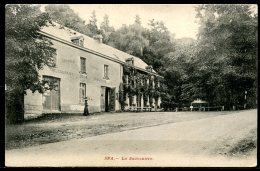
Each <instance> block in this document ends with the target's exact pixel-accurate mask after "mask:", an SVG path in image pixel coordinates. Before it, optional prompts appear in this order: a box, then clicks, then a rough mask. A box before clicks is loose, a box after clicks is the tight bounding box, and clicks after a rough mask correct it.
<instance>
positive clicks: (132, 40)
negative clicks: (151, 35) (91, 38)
mask: <svg viewBox="0 0 260 171" xmlns="http://www.w3.org/2000/svg"><path fill="white" fill-rule="evenodd" d="M139 21H140V18H139ZM140 24H141V22H138V23H136V22H134V24H132V25H129V26H126V25H123V26H122V27H121V28H119V29H118V30H116V31H115V32H113V33H112V34H111V36H110V37H111V38H110V41H109V43H108V44H109V45H111V46H113V47H115V48H117V49H119V50H122V51H124V52H127V53H129V54H131V55H135V56H139V57H140V58H142V56H143V50H144V48H145V47H147V46H148V44H149V41H148V40H147V39H146V38H145V37H144V32H145V29H144V28H143V27H142V25H140Z"/></svg>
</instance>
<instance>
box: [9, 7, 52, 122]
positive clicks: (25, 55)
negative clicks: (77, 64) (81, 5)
mask: <svg viewBox="0 0 260 171" xmlns="http://www.w3.org/2000/svg"><path fill="white" fill-rule="evenodd" d="M48 23H51V20H50V17H49V15H48V14H47V13H41V12H40V9H39V6H36V5H7V6H6V7H5V84H6V85H7V90H6V117H7V119H8V121H9V122H12V123H13V122H16V123H17V122H22V121H23V114H24V110H23V105H24V103H23V98H24V94H26V90H27V89H30V90H32V91H33V92H35V91H37V90H38V91H39V92H40V93H43V90H44V88H43V86H44V84H45V82H44V81H41V80H40V79H39V74H38V71H39V70H41V69H42V68H43V66H46V65H47V66H50V67H52V66H54V62H53V57H52V56H53V55H55V49H54V48H53V47H52V43H51V42H50V41H49V40H48V39H47V38H45V37H44V36H43V35H41V34H40V33H39V31H40V30H41V28H42V27H44V26H46V25H47V24H48Z"/></svg>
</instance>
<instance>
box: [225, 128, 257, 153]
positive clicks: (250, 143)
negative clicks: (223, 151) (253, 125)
mask: <svg viewBox="0 0 260 171" xmlns="http://www.w3.org/2000/svg"><path fill="white" fill-rule="evenodd" d="M248 135H249V136H248V137H246V138H245V139H243V140H241V141H239V142H238V143H237V144H236V145H235V146H234V147H233V148H231V149H230V150H229V151H228V154H229V155H232V156H242V155H247V154H248V153H250V152H251V151H253V150H254V149H255V148H256V147H257V138H256V129H253V130H251V131H250V133H249V134H248Z"/></svg>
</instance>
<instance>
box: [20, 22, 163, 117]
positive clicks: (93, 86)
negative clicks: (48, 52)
mask: <svg viewBox="0 0 260 171" xmlns="http://www.w3.org/2000/svg"><path fill="white" fill-rule="evenodd" d="M41 34H43V35H44V36H46V37H47V38H49V39H50V40H51V41H52V43H53V47H54V48H55V49H56V52H57V55H56V57H55V62H56V66H55V67H54V68H50V67H47V66H46V67H45V68H44V69H43V70H41V71H40V72H39V74H40V76H41V79H47V80H51V81H53V82H55V88H54V89H52V90H48V91H46V92H45V93H44V94H40V93H38V92H35V93H32V92H31V91H30V90H28V91H27V95H26V96H25V101H24V105H25V119H28V118H32V117H37V116H39V115H42V114H44V113H83V110H84V102H85V101H84V98H85V97H87V98H88V105H89V112H90V113H94V112H103V111H120V110H121V109H122V105H124V107H125V109H128V108H129V107H131V106H135V107H139V108H142V107H144V106H153V107H155V108H157V106H160V97H159V98H157V100H150V103H149V102H148V101H147V100H144V99H143V97H144V95H143V93H141V94H142V95H140V96H139V95H133V99H130V100H129V97H128V96H129V95H128V94H126V92H125V95H124V98H125V99H124V101H125V103H122V101H121V102H120V97H119V96H121V95H122V93H121V94H120V91H121V92H122V91H124V87H126V86H127V85H128V82H129V78H128V76H125V74H124V73H125V72H124V68H125V67H124V66H129V67H130V68H132V69H133V70H135V72H136V73H142V74H144V75H149V78H161V76H159V75H158V74H157V73H156V72H155V71H154V70H153V69H152V68H149V66H148V65H147V64H146V63H145V62H143V61H142V60H141V59H140V58H138V57H135V56H132V55H129V54H127V53H125V52H122V51H120V50H118V49H115V48H113V47H110V46H108V45H105V44H103V43H102V37H97V39H93V38H90V37H88V36H86V35H83V34H81V33H79V32H76V31H74V30H71V29H69V28H66V27H63V26H61V25H59V24H56V23H55V26H49V27H45V28H43V29H42V32H41ZM129 61H130V62H129ZM125 78H126V79H125ZM135 79H137V78H134V79H133V80H134V82H133V85H134V86H135V85H136V82H137V81H138V80H135ZM124 80H125V81H124ZM152 80H153V79H152ZM130 81H131V80H130ZM146 81H149V80H146ZM150 81H151V80H150ZM147 83H148V84H149V82H147ZM142 84H143V81H142ZM158 84H159V83H158ZM130 85H131V83H130ZM152 85H153V87H154V83H152ZM139 94H140V93H139ZM148 98H149V97H148ZM129 101H130V102H129Z"/></svg>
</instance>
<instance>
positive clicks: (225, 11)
mask: <svg viewBox="0 0 260 171" xmlns="http://www.w3.org/2000/svg"><path fill="white" fill-rule="evenodd" d="M196 10H197V16H198V18H199V19H200V24H201V26H200V30H199V40H198V44H199V46H198V47H199V50H198V57H199V61H200V68H206V69H202V70H201V71H200V72H198V74H202V75H201V76H202V77H203V78H205V80H204V81H203V82H201V84H203V83H205V84H203V85H204V87H203V89H204V90H206V91H207V92H206V96H207V97H206V98H208V100H210V99H211V103H212V104H222V105H223V104H228V105H227V107H229V108H232V106H242V105H243V104H244V103H245V100H244V95H245V91H247V92H249V94H250V97H249V98H250V99H251V100H250V101H254V102H255V99H256V87H255V85H256V84H255V82H256V62H255V61H256V32H257V16H256V15H254V14H253V13H252V11H251V10H250V5H200V6H198V7H197V8H196ZM203 73H205V74H206V75H207V77H205V74H204V76H203ZM254 102H253V103H251V104H250V106H251V107H253V106H255V103H254Z"/></svg>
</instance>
